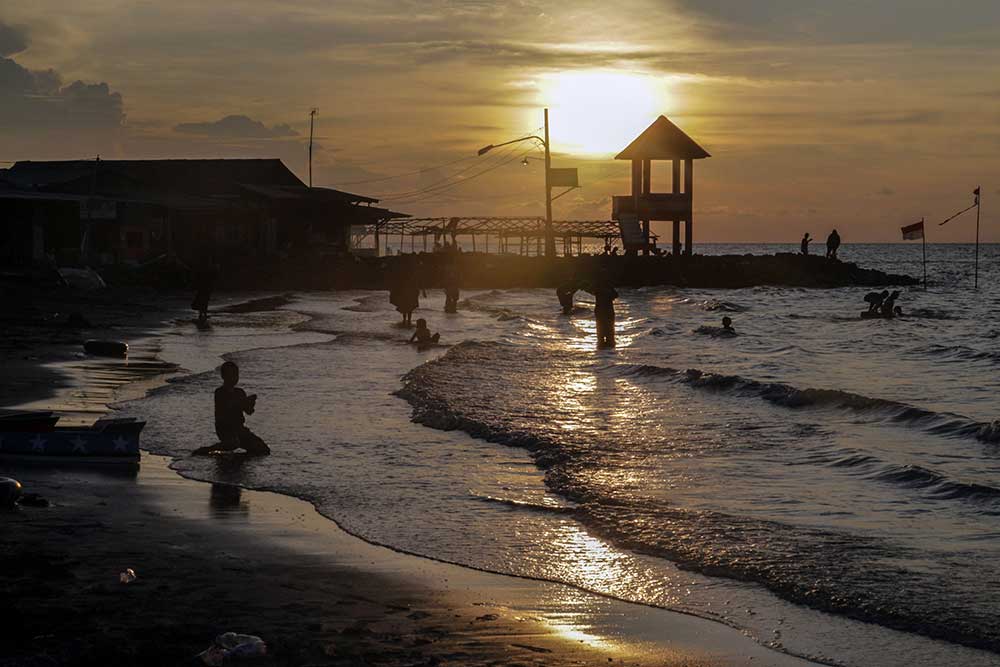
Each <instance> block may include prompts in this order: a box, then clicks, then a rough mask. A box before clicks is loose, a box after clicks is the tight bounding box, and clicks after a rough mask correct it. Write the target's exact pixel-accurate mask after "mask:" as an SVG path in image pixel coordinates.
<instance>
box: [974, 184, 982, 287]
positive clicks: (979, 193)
mask: <svg viewBox="0 0 1000 667" xmlns="http://www.w3.org/2000/svg"><path fill="white" fill-rule="evenodd" d="M982 192H983V186H981V185H980V186H979V187H977V188H976V192H975V194H976V269H975V272H976V273H975V275H976V277H975V279H974V280H975V289H979V211H980V210H981V209H982V196H983V194H982Z"/></svg>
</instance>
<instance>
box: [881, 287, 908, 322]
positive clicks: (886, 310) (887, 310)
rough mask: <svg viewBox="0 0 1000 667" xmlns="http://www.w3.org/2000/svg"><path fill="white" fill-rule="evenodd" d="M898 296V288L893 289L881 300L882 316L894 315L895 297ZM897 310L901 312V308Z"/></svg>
mask: <svg viewBox="0 0 1000 667" xmlns="http://www.w3.org/2000/svg"><path fill="white" fill-rule="evenodd" d="M898 298H899V290H895V291H893V293H892V294H890V295H889V296H887V297H886V298H885V300H884V301H882V317H895V315H896V299H898ZM899 312H903V311H902V309H900V311H899Z"/></svg>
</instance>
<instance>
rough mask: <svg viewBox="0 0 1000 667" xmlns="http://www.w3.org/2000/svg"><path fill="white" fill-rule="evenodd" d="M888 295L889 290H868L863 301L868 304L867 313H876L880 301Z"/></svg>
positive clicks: (880, 305) (880, 304)
mask: <svg viewBox="0 0 1000 667" xmlns="http://www.w3.org/2000/svg"><path fill="white" fill-rule="evenodd" d="M887 296H889V290H887V289H886V290H882V291H881V292H868V294H865V302H866V303H867V304H868V312H869V313H877V312H879V310H881V308H882V302H883V301H885V299H886V297H887Z"/></svg>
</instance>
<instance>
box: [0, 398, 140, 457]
mask: <svg viewBox="0 0 1000 667" xmlns="http://www.w3.org/2000/svg"><path fill="white" fill-rule="evenodd" d="M58 422H59V415H57V414H55V413H53V412H51V411H45V410H23V411H0V460H3V461H11V462H15V461H24V462H42V463H101V464H105V463H106V464H136V463H138V462H139V433H141V432H142V429H143V427H144V426H145V425H146V422H144V421H139V420H137V419H136V418H135V417H103V418H101V419H98V420H97V421H96V422H94V423H93V424H92V425H90V426H59V425H58Z"/></svg>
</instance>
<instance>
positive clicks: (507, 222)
mask: <svg viewBox="0 0 1000 667" xmlns="http://www.w3.org/2000/svg"><path fill="white" fill-rule="evenodd" d="M552 228H553V232H554V236H555V238H556V239H561V240H562V254H563V255H564V256H569V255H572V254H574V246H575V251H576V254H581V253H582V252H583V240H584V239H600V240H602V241H604V242H605V243H607V242H609V241H610V240H611V239H615V238H617V237H618V235H619V230H618V224H617V223H615V222H614V221H613V220H553V221H552ZM367 232H368V234H370V235H373V236H374V238H375V245H376V247H380V245H379V244H380V243H381V239H382V238H383V237H385V238H390V239H391V238H394V237H398V238H399V247H400V248H405V247H406V246H405V240H406V238H407V237H409V241H410V242H409V246H410V251H411V252H414V251H418V250H423V251H429V250H431V247H429V243H428V239H430V240H431V243H433V242H434V241H438V240H441V239H446V240H449V241H450V240H453V239H454V238H456V237H458V236H464V237H471V239H472V250H473V251H474V252H490V251H491V250H492V251H495V252H499V253H514V254H520V255H533V254H537V255H543V254H545V248H544V244H545V218H544V217H540V216H539V217H503V216H493V217H487V216H483V217H466V218H456V217H440V218H407V219H397V220H389V221H386V222H383V223H380V224H378V225H371V226H369V227H368V228H367ZM417 239H420V246H419V247H418V245H417ZM491 239H492V241H493V243H492V245H491ZM480 241H481V242H480Z"/></svg>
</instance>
